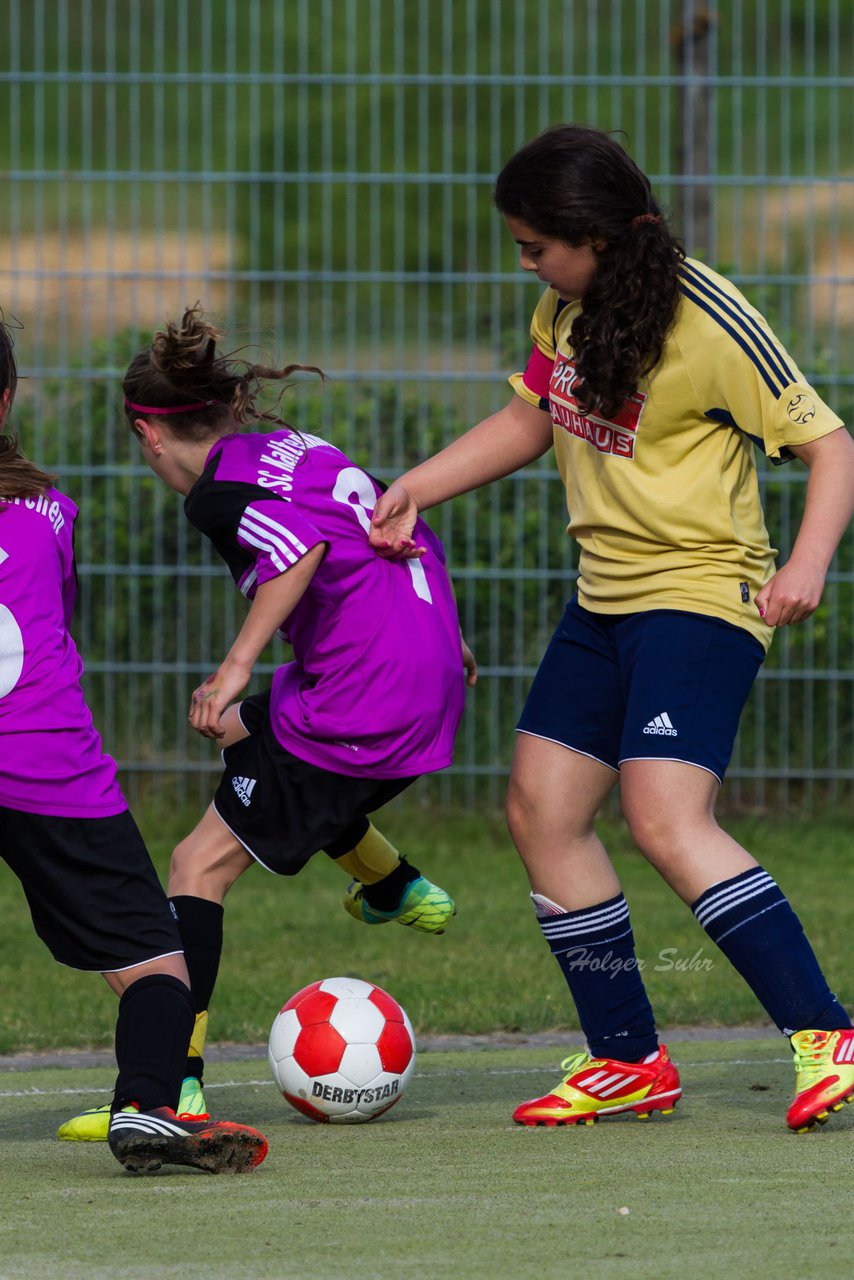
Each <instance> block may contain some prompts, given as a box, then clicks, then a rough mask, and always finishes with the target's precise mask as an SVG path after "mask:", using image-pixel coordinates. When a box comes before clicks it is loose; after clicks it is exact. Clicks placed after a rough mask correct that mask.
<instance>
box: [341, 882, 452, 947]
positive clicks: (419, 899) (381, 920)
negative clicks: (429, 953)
mask: <svg viewBox="0 0 854 1280" xmlns="http://www.w3.org/2000/svg"><path fill="white" fill-rule="evenodd" d="M344 910H345V911H347V912H348V913H349V914H350V915H351V916H352V917H353V919H354V920H360V921H361V922H362V924H388V923H389V921H391V920H395V921H396V922H397V923H398V924H403V925H407V926H408V927H409V928H410V929H418V930H419V931H420V932H421V933H437V934H438V933H444V932H445V929H446V928H447V926H448V923H449V922H450V920H451V918H452V917H453V916H455V915H456V914H457V909H456V907H455V906H454V900H453V898H452V897H451V896H450V894H448V893H446V892H445V890H444V889H440V887H439V886H438V885H437V884H431V882H430V881H429V880H427V879H425V877H424V876H419V877H418V879H417V880H413V881H412V882H411V883H410V884H408V885H407V886H406V888H405V889H404V891H403V894H402V896H401V899H400V902H399V903H398V904H397V906H396V907H395V909H394V910H393V911H378V910H377V909H376V907H372V906H371V905H370V903H368V902H367V901H366V900H365V886H364V885H363V884H361V883H360V882H359V881H358V880H353V881H352V882H351V883H350V887H349V888H348V890H347V895H346V897H345V898H344Z"/></svg>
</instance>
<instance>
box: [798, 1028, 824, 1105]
mask: <svg viewBox="0 0 854 1280" xmlns="http://www.w3.org/2000/svg"><path fill="white" fill-rule="evenodd" d="M792 1049H793V1051H794V1055H795V1072H796V1074H797V1078H798V1091H799V1092H803V1090H804V1089H809V1088H810V1086H811V1085H813V1084H815V1083H816V1081H818V1080H819V1079H821V1078H822V1076H823V1075H824V1074H825V1072H826V1070H827V1056H828V1053H829V1051H830V1033H829V1032H826V1031H811V1032H809V1033H808V1035H805V1036H803V1037H802V1038H801V1039H800V1040H799V1041H798V1043H797V1044H796V1045H793V1046H792Z"/></svg>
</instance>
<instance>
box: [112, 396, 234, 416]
mask: <svg viewBox="0 0 854 1280" xmlns="http://www.w3.org/2000/svg"><path fill="white" fill-rule="evenodd" d="M212 404H222V401H221V400H198V401H197V402H196V403H195V404H176V405H173V406H172V407H171V408H170V409H155V408H153V407H152V406H151V405H148V404H134V403H133V401H132V400H127V399H125V408H126V409H133V410H134V412H135V413H150V414H152V415H156V416H160V417H164V416H165V415H166V414H169V413H190V412H191V411H192V410H193V409H209V408H210V407H211V405H212Z"/></svg>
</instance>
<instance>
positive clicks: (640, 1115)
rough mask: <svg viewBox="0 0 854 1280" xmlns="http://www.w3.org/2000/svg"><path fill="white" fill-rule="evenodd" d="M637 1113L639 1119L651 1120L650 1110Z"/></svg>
mask: <svg viewBox="0 0 854 1280" xmlns="http://www.w3.org/2000/svg"><path fill="white" fill-rule="evenodd" d="M635 1115H636V1116H637V1118H638V1120H649V1118H650V1112H649V1111H636V1112H635Z"/></svg>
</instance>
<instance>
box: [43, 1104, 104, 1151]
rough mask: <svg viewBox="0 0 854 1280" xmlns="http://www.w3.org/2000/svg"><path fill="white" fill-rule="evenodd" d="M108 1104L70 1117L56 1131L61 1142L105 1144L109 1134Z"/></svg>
mask: <svg viewBox="0 0 854 1280" xmlns="http://www.w3.org/2000/svg"><path fill="white" fill-rule="evenodd" d="M110 1109H111V1108H110V1103H109V1102H107V1103H105V1104H104V1106H103V1107H91V1108H90V1109H89V1110H88V1111H81V1112H80V1115H79V1116H72V1118H71V1119H70V1120H66V1121H65V1124H61V1125H60V1126H59V1128H58V1129H57V1131H56V1136H57V1138H59V1139H60V1141H61V1142H106V1141H107V1135H108V1134H109V1132H110Z"/></svg>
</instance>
